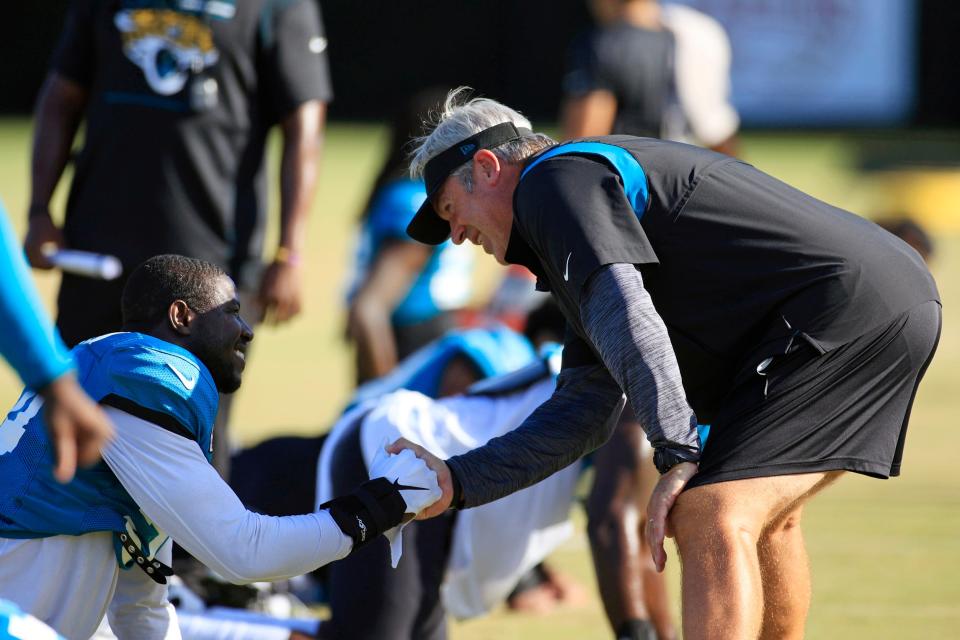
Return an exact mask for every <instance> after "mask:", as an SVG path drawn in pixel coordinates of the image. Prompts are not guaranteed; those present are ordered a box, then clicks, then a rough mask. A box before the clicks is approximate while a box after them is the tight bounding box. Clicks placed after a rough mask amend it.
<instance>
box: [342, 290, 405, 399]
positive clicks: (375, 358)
mask: <svg viewBox="0 0 960 640" xmlns="http://www.w3.org/2000/svg"><path fill="white" fill-rule="evenodd" d="M349 324H350V327H349V330H350V335H351V337H352V338H353V340H354V342H355V344H356V346H357V374H358V380H359V382H366V381H367V380H372V379H374V378H379V377H380V376H383V375H386V374H387V373H389V372H390V371H391V370H392V369H393V368H394V367H395V366H396V365H397V360H398V358H397V345H396V344H395V343H394V340H393V328H392V327H391V325H390V313H389V310H387V309H386V308H384V306H383V304H381V303H380V302H379V301H376V300H368V299H367V298H366V296H363V291H361V292H360V294H359V295H358V297H357V299H355V300H354V302H353V304H352V305H351V306H350V313H349Z"/></svg>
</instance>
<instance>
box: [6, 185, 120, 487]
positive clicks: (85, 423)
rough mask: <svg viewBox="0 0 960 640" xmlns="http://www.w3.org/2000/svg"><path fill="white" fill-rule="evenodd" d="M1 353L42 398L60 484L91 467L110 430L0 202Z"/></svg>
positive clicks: (25, 382)
mask: <svg viewBox="0 0 960 640" xmlns="http://www.w3.org/2000/svg"><path fill="white" fill-rule="evenodd" d="M0 326H2V327H3V331H2V332H0V353H2V354H3V356H4V357H5V358H6V359H7V361H9V362H10V364H11V365H12V366H13V368H14V369H15V370H16V371H17V373H18V374H19V375H20V377H21V378H22V379H23V382H24V384H25V385H26V386H27V387H29V388H32V389H36V390H37V391H38V392H39V393H40V394H41V395H42V396H43V398H44V411H45V416H46V423H47V427H48V429H49V431H50V437H51V440H52V442H53V446H54V449H55V450H56V452H57V466H56V468H55V470H54V475H55V476H56V477H57V479H58V480H59V481H61V482H67V481H69V480H70V479H71V478H73V474H74V471H75V470H76V467H77V462H78V460H79V462H80V464H92V463H94V462H96V461H97V459H98V458H99V456H100V446H101V444H102V443H103V442H104V440H105V439H106V438H109V437H110V434H111V433H112V428H111V426H110V423H109V422H108V421H107V418H106V416H105V415H104V414H103V412H102V411H101V410H100V409H99V407H97V405H96V404H94V403H93V401H92V400H90V398H88V397H87V394H86V393H84V391H83V389H81V388H80V385H79V384H77V381H76V378H74V375H73V361H72V360H71V359H70V354H69V353H68V352H67V349H66V347H65V346H64V344H63V341H62V340H60V336H59V335H58V334H57V332H56V330H55V329H54V328H53V325H52V324H51V322H50V320H49V319H47V316H46V314H45V313H44V311H43V307H42V305H41V304H40V296H39V295H38V294H37V290H36V288H35V287H34V286H33V281H32V280H31V279H30V272H29V270H28V268H27V265H26V263H25V262H24V261H23V253H22V252H21V251H20V247H19V246H18V245H17V242H16V238H15V236H14V233H13V229H12V228H11V227H10V223H9V220H7V214H6V211H5V210H4V208H3V204H2V203H0Z"/></svg>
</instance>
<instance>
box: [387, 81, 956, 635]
mask: <svg viewBox="0 0 960 640" xmlns="http://www.w3.org/2000/svg"><path fill="white" fill-rule="evenodd" d="M529 126H530V125H529V122H528V121H526V119H524V118H523V117H522V116H520V115H519V114H518V113H516V112H515V111H513V110H511V109H509V108H508V107H505V106H504V105H501V104H499V103H496V102H494V101H491V100H483V99H480V100H473V101H470V102H467V103H464V104H460V103H459V100H458V98H457V96H456V95H453V96H451V98H450V99H449V100H448V103H447V104H446V105H445V107H444V109H443V111H442V113H441V115H440V119H439V122H438V124H437V125H436V128H435V129H434V130H433V131H432V133H431V134H430V136H428V137H427V138H426V139H425V140H424V141H423V142H422V144H421V145H420V147H419V148H418V150H417V152H416V154H415V156H414V159H413V162H412V167H411V170H412V172H413V173H414V174H415V175H423V177H424V180H425V182H426V186H427V192H428V194H430V199H429V200H428V201H427V203H426V204H425V205H424V207H423V208H422V209H421V210H420V212H419V213H418V214H417V217H416V218H415V219H414V221H413V222H412V223H411V225H410V227H409V228H408V232H409V233H410V235H411V236H413V237H414V238H416V239H418V240H421V241H423V242H427V243H438V242H440V241H442V240H444V239H445V238H446V237H447V236H452V238H453V241H454V242H456V243H459V242H463V241H465V240H469V241H471V242H473V243H475V244H479V245H482V246H483V248H484V250H485V251H486V252H487V253H490V254H492V255H493V256H494V257H495V258H496V259H497V260H498V261H500V262H504V263H520V264H524V265H526V266H527V267H529V268H530V269H531V270H532V271H533V272H534V273H535V274H536V275H537V276H538V278H539V286H540V288H542V289H546V290H550V291H552V292H553V295H554V296H555V297H556V299H557V300H558V302H559V303H560V306H561V307H562V309H563V311H564V315H565V316H566V318H567V321H568V337H567V340H566V344H565V348H564V363H563V372H562V373H561V375H560V379H559V381H558V385H557V391H556V392H555V394H554V396H553V397H552V398H551V399H550V400H549V401H548V402H546V403H545V404H544V405H542V406H541V407H540V408H539V409H538V410H537V411H536V412H534V413H533V414H532V415H531V416H530V418H529V419H528V420H527V421H526V422H525V423H524V424H523V425H521V426H520V427H519V428H518V429H517V430H516V431H514V432H512V433H510V434H507V435H505V436H503V437H501V438H496V439H494V440H491V441H490V442H489V443H488V444H487V445H486V446H484V447H481V448H479V449H476V450H474V451H472V452H470V453H468V454H466V455H463V456H456V457H454V458H451V459H450V460H447V461H446V462H442V461H439V460H436V459H433V460H432V463H433V466H434V468H435V470H437V471H438V474H439V475H440V476H441V477H442V478H443V482H442V486H443V485H446V488H445V496H444V498H443V499H441V501H440V502H439V503H438V504H437V505H436V506H435V507H433V508H431V509H430V510H428V513H427V515H432V514H434V513H436V512H438V511H439V510H442V509H444V508H446V507H448V506H450V505H453V506H456V507H470V506H475V505H477V504H482V503H485V502H489V501H491V500H495V499H497V498H499V497H501V496H503V495H505V494H508V493H510V492H513V491H516V490H518V489H520V488H522V487H525V486H528V485H530V484H532V483H534V482H536V481H538V480H539V479H541V478H543V477H545V476H546V475H549V474H550V473H552V472H554V471H556V470H557V469H559V468H561V467H563V466H565V465H567V464H569V463H571V462H572V461H573V460H575V459H576V458H578V457H579V456H581V455H583V454H584V453H586V452H587V451H589V450H590V449H592V448H595V447H596V446H598V445H599V444H600V443H602V442H603V441H604V440H605V438H606V437H607V435H608V433H609V429H610V427H611V426H612V420H611V419H610V418H611V413H613V414H614V416H613V417H615V415H616V414H617V413H618V409H619V407H620V406H621V401H622V392H626V394H627V396H628V398H629V401H630V403H631V406H632V407H633V409H634V412H635V414H636V416H637V419H638V420H639V421H640V423H641V425H642V426H643V427H644V430H645V431H646V433H647V437H648V439H649V440H650V442H651V444H652V446H653V447H654V462H655V464H656V465H657V468H658V469H659V470H660V472H661V473H662V474H663V475H662V476H661V479H660V482H659V483H658V485H657V487H656V488H655V489H654V492H653V496H652V498H651V501H650V505H649V507H648V516H649V518H650V521H649V523H648V526H647V534H648V538H649V539H650V542H651V548H652V549H653V553H654V561H655V562H656V564H657V566H658V568H662V567H663V563H664V562H665V560H666V556H665V554H664V551H663V538H664V533H665V529H666V521H667V516H668V513H669V516H670V522H671V525H672V529H673V533H674V534H675V535H676V539H677V545H678V547H679V550H680V556H681V561H682V563H683V572H682V573H683V598H684V605H683V611H684V612H685V614H686V617H685V619H684V622H683V628H684V637H685V638H699V637H706V636H708V635H711V636H713V637H738V638H739V637H757V636H758V635H761V633H762V635H763V637H800V636H802V633H803V625H804V621H805V618H806V612H807V608H808V606H809V575H808V569H807V566H806V561H805V552H804V551H803V539H802V536H801V534H800V529H799V526H798V525H799V519H800V515H801V512H802V508H803V504H804V502H805V500H806V499H807V498H809V497H810V496H811V495H813V494H814V493H816V492H817V491H818V490H819V489H821V488H823V487H824V486H825V485H827V484H828V483H829V482H831V481H832V480H833V479H835V478H836V477H837V476H838V475H839V474H841V473H842V472H843V471H855V472H858V473H863V474H866V475H870V476H874V477H884V478H885V477H889V476H895V475H898V474H899V472H900V460H901V457H902V451H903V443H904V436H905V433H906V423H907V417H908V415H909V411H910V406H911V404H912V402H913V396H914V393H915V391H916V388H917V385H918V383H919V380H920V378H921V377H922V374H923V372H924V370H925V369H926V366H927V364H928V363H929V360H930V359H931V358H932V355H933V352H934V349H935V346H936V342H937V339H938V337H939V329H940V304H939V296H938V293H937V290H936V286H935V284H934V282H933V279H932V278H931V276H930V274H929V272H928V271H927V269H926V267H925V266H924V264H923V261H922V260H921V258H920V256H919V255H918V254H917V253H916V252H915V251H914V250H913V249H911V248H910V247H909V246H908V245H906V244H905V243H903V242H902V241H900V240H899V239H897V238H895V237H894V236H893V235H891V234H889V233H887V232H885V231H883V230H882V229H880V228H879V227H877V226H876V225H874V224H872V223H870V222H868V221H866V220H863V219H861V218H859V217H857V216H855V215H853V214H850V213H847V212H845V211H841V210H839V209H836V208H834V207H831V206H829V205H827V204H825V203H823V202H820V201H818V200H816V199H814V198H812V197H810V196H808V195H806V194H803V193H801V192H799V191H797V190H795V189H793V188H791V187H789V186H788V185H785V184H783V183H782V182H779V181H777V180H776V179H774V178H772V177H770V176H768V175H766V174H763V173H762V172H760V171H757V170H756V169H754V168H753V167H751V166H749V165H747V164H744V163H742V162H740V161H738V160H735V159H733V158H730V157H728V156H724V155H721V154H717V153H714V152H711V151H706V150H702V149H698V148H695V147H691V146H687V145H683V144H677V143H670V142H663V141H658V140H652V139H647V138H634V137H628V136H611V137H604V138H596V139H589V140H580V141H574V142H572V143H567V144H564V145H559V146H558V145H556V144H555V143H554V142H553V141H552V140H550V139H549V138H547V137H546V136H543V135H542V134H535V133H533V132H532V131H530V129H529ZM400 446H411V447H413V448H415V449H416V450H417V452H418V455H421V456H424V457H428V458H429V457H430V455H429V454H428V453H426V452H425V451H423V450H422V449H420V448H418V447H414V445H409V443H403V442H401V443H398V444H397V445H395V447H398V448H399V447H400ZM685 489H686V491H684V490H685ZM761 576H762V578H761ZM783 585H791V587H790V588H784V587H783Z"/></svg>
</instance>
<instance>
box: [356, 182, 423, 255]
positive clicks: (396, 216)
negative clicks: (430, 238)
mask: <svg viewBox="0 0 960 640" xmlns="http://www.w3.org/2000/svg"><path fill="white" fill-rule="evenodd" d="M426 199H427V193H426V191H425V190H424V188H423V183H421V182H419V181H417V182H414V181H412V180H401V181H397V182H391V183H388V184H387V185H386V186H384V187H383V188H382V189H380V193H379V194H378V195H377V197H376V198H375V199H374V201H373V204H372V205H371V207H370V215H369V216H368V219H367V224H368V225H369V226H370V228H371V230H372V231H373V235H374V236H375V237H379V238H390V239H396V240H406V241H409V242H412V240H411V239H410V237H409V236H407V225H408V224H410V221H411V220H413V216H414V215H415V214H416V213H417V209H419V208H420V205H422V204H423V201H424V200H426Z"/></svg>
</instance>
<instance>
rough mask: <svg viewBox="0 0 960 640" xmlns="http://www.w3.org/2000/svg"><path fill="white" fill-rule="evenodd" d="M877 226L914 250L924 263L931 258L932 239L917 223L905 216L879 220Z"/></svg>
mask: <svg viewBox="0 0 960 640" xmlns="http://www.w3.org/2000/svg"><path fill="white" fill-rule="evenodd" d="M877 224H878V225H880V226H881V227H882V228H884V229H886V230H887V231H889V232H890V233H892V234H893V235H895V236H897V237H898V238H900V239H901V240H903V241H904V242H906V243H907V244H908V245H910V246H911V247H913V248H914V250H916V252H917V253H919V254H920V257H921V258H923V261H924V262H930V259H931V258H933V249H934V247H933V239H932V238H931V237H930V234H929V233H927V230H926V229H924V228H923V227H922V226H921V225H920V223H919V222H917V221H915V220H913V219H912V218H910V217H909V216H906V215H896V216H889V217H884V218H880V219H878V220H877Z"/></svg>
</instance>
